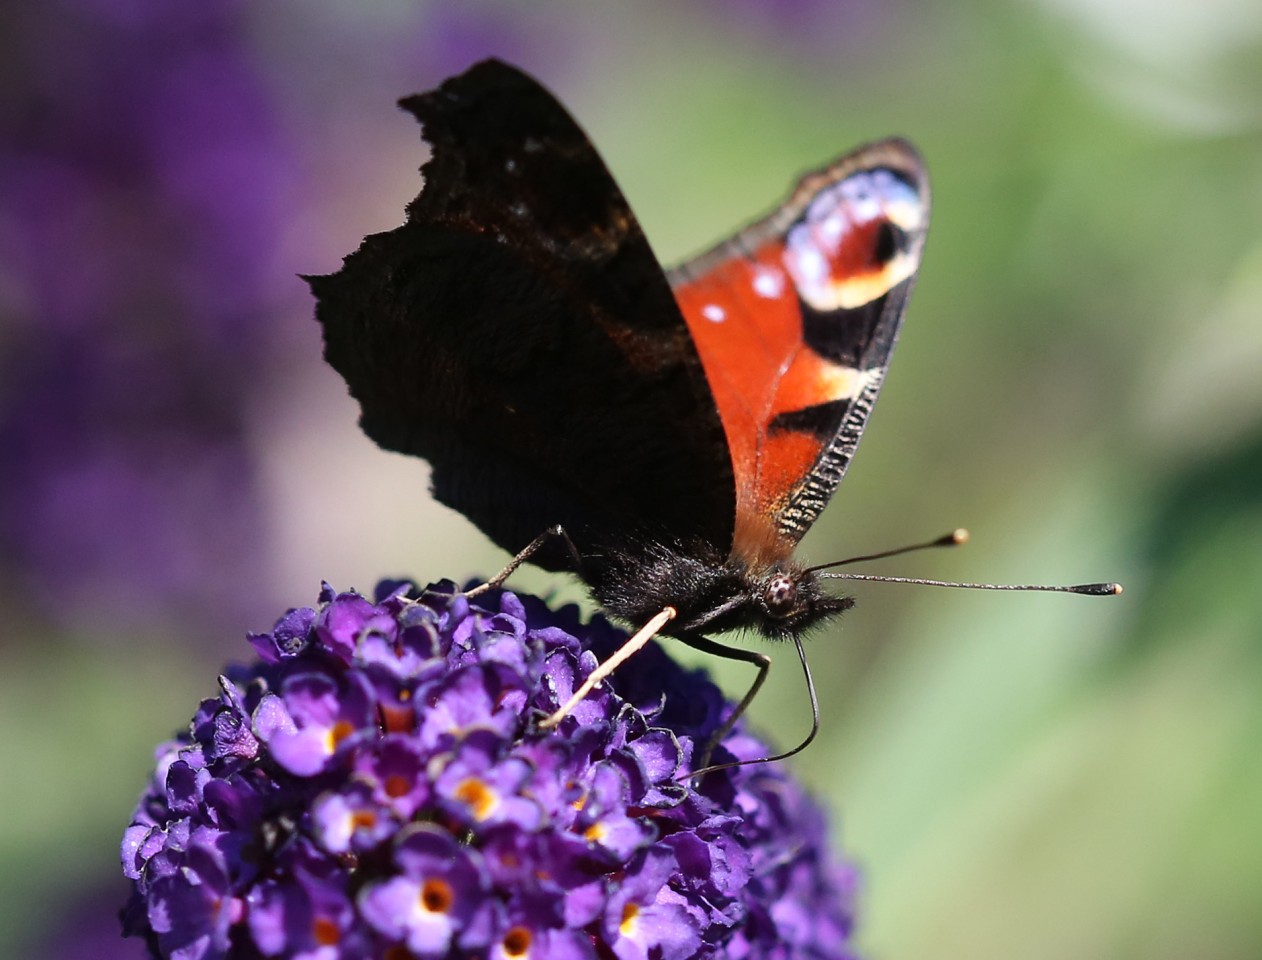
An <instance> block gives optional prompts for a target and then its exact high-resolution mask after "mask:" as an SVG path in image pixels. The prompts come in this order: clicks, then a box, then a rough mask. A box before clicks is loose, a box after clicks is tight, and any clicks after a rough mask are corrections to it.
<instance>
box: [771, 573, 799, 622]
mask: <svg viewBox="0 0 1262 960" xmlns="http://www.w3.org/2000/svg"><path fill="white" fill-rule="evenodd" d="M762 599H763V603H765V604H766V605H767V612H768V613H770V614H771V615H772V616H773V617H787V616H788V615H789V614H791V613H792V612H793V610H794V608H795V607H796V606H797V602H798V585H797V583H796V582H795V581H794V580H793V578H792V577H790V576H789V575H788V574H786V573H778V574H776V575H775V576H774V577H772V578H771V579H770V580H768V581H767V588H766V589H765V590H764V591H763V595H762Z"/></svg>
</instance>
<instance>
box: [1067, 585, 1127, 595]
mask: <svg viewBox="0 0 1262 960" xmlns="http://www.w3.org/2000/svg"><path fill="white" fill-rule="evenodd" d="M1070 590H1071V591H1072V592H1073V593H1082V594H1086V595H1087V596H1090V597H1116V596H1117V595H1118V594H1120V593H1121V592H1122V585H1121V584H1120V583H1080V584H1078V585H1077V586H1074V587H1071V588H1070Z"/></svg>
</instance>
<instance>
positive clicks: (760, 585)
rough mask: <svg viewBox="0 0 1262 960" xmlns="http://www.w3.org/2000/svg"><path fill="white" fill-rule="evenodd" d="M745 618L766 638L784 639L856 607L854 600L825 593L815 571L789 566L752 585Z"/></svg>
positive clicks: (755, 580)
mask: <svg viewBox="0 0 1262 960" xmlns="http://www.w3.org/2000/svg"><path fill="white" fill-rule="evenodd" d="M749 599H750V601H751V603H750V606H749V607H748V608H747V612H746V616H747V617H748V618H749V619H750V620H752V621H753V625H754V626H755V627H756V628H757V629H758V630H759V632H761V633H763V634H764V635H766V636H767V637H770V638H772V639H783V638H787V637H791V636H793V635H795V634H800V633H803V632H804V631H806V630H809V629H810V628H811V627H813V626H815V625H817V624H819V623H822V622H823V621H825V620H827V619H829V618H831V617H835V616H836V615H837V614H839V613H842V612H843V611H845V610H849V609H850V608H851V607H853V606H854V599H853V598H851V597H838V596H834V595H832V594H829V593H826V592H825V591H824V589H823V587H822V586H821V584H820V582H819V579H818V578H817V577H816V576H815V572H814V571H813V570H808V569H805V568H802V567H788V568H784V569H777V570H773V571H772V572H770V573H768V574H765V575H762V576H759V577H756V578H754V579H752V580H751V582H750V583H749Z"/></svg>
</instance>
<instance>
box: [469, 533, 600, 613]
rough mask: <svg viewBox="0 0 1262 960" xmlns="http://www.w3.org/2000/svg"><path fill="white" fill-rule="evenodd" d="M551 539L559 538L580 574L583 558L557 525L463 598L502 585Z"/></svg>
mask: <svg viewBox="0 0 1262 960" xmlns="http://www.w3.org/2000/svg"><path fill="white" fill-rule="evenodd" d="M553 537H559V538H560V539H561V540H562V542H564V543H565V546H566V548H567V549H568V550H569V551H570V558H571V559H572V560H573V561H574V572H575V573H580V574H581V573H582V570H583V558H582V556H581V555H580V554H579V552H578V547H576V546H575V545H574V541H573V540H571V539H570V535H569V534H568V533H566V532H565V528H564V527H563V526H561V525H560V524H559V523H558V524H556V525H555V526H551V527H548V529H547V530H545V531H543V533H541V534H539V536H537V537H535V538H534V539H533V540H531V541H530V543H528V544H526V546H525V548H524V549H523V550H522V551H521V552H520V553H518V554H517V556H515V557H513V559H512V560H509V561H508V563H507V564H505V566H504V569H503V570H501V571H500V572H499V573H497V574H496V575H495V576H493V577H492V578H491V579H490V580H488V581H486V583H482V584H478V586H476V587H474V588H473V589H472V590H466V591H465V596H466V597H476V596H477V595H478V594H479V593H485V592H486V591H487V590H490V589H492V588H494V587H498V586H500V585H501V584H503V583H504V581H505V580H507V579H508V578H509V577H511V576H512V575H513V571H515V570H516V569H517V568H518V567H520V566H521V565H522V564H523V563H525V562H526V561H527V560H529V559H530V558H531V557H533V556H534V555H535V554H536V553H538V552H539V551H540V550H541V549H542V548H543V545H544V544H545V543H547V542H548V541H549V540H551V539H552V538H553Z"/></svg>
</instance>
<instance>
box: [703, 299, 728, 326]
mask: <svg viewBox="0 0 1262 960" xmlns="http://www.w3.org/2000/svg"><path fill="white" fill-rule="evenodd" d="M701 316H703V317H705V318H706V319H707V320H709V321H710V322H711V323H722V322H723V321H724V320H726V319H727V311H726V310H724V309H723V308H722V307H720V306H719V305H718V304H717V303H707V304H706V305H705V306H704V307H702V308H701Z"/></svg>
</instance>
